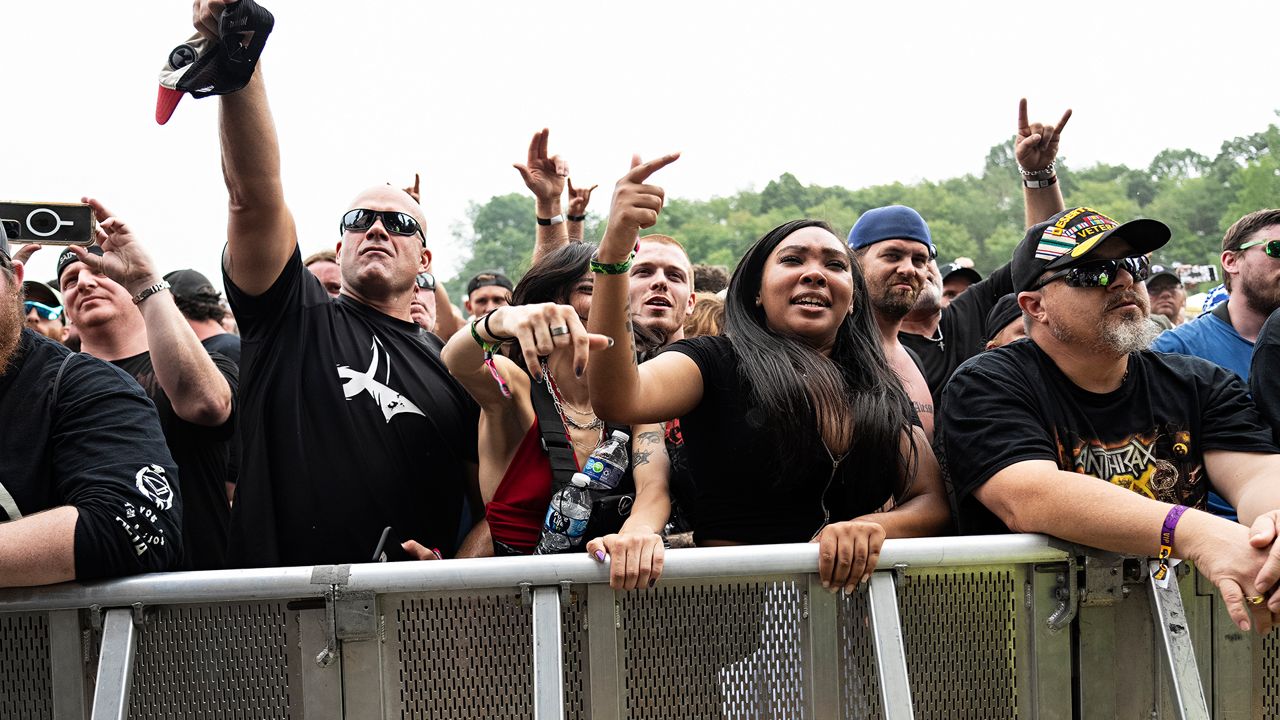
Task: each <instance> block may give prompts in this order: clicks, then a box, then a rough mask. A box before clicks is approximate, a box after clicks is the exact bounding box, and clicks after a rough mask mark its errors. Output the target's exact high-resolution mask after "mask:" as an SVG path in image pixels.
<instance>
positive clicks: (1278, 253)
mask: <svg viewBox="0 0 1280 720" xmlns="http://www.w3.org/2000/svg"><path fill="white" fill-rule="evenodd" d="M1254 245H1261V246H1262V251H1263V252H1265V253H1266V254H1267V256H1268V257H1273V258H1278V259H1280V240H1251V241H1249V242H1247V243H1244V244H1243V245H1241V246H1240V247H1238V248H1236V251H1237V252H1242V251H1244V250H1248V249H1249V248H1251V247H1253V246H1254Z"/></svg>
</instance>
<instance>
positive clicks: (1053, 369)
mask: <svg viewBox="0 0 1280 720" xmlns="http://www.w3.org/2000/svg"><path fill="white" fill-rule="evenodd" d="M942 431H943V441H942V442H941V443H940V445H941V446H942V447H943V449H944V451H945V456H946V457H945V460H946V462H947V466H948V471H949V475H950V480H951V483H952V486H953V490H954V492H955V493H956V496H957V499H958V502H959V508H960V526H961V530H962V531H963V532H966V533H987V532H1003V531H1005V530H1006V528H1005V526H1004V524H1003V523H1001V522H1000V521H999V519H998V518H996V516H995V515H994V514H992V513H991V512H990V511H988V510H987V509H986V508H985V507H984V506H983V505H982V504H981V503H980V502H978V501H977V499H976V498H974V497H973V491H974V490H975V489H976V488H978V487H979V486H981V485H982V484H983V483H984V482H986V481H987V480H989V479H990V478H991V477H992V476H993V475H995V474H996V473H997V472H999V471H1000V470H1003V469H1004V468H1006V467H1008V466H1010V465H1013V464H1014V463H1017V462H1022V461H1024V460H1052V461H1054V462H1055V463H1057V465H1058V468H1059V469H1061V470H1068V471H1074V472H1079V473H1083V474H1086V475H1092V476H1094V477H1098V478H1102V479H1105V480H1107V481H1109V482H1111V483H1113V484H1115V485H1119V486H1121V487H1126V488H1128V489H1130V490H1132V491H1134V492H1136V493H1138V494H1140V495H1144V496H1146V497H1150V498H1154V499H1156V500H1161V501H1163V502H1169V503H1176V504H1179V505H1188V506H1191V507H1195V508H1199V509H1202V510H1203V509H1205V508H1206V496H1207V494H1208V491H1209V488H1210V486H1211V485H1212V478H1209V477H1208V476H1207V472H1206V470H1205V467H1204V463H1203V457H1204V452H1205V451H1206V450H1235V451H1240V452H1277V450H1276V446H1275V445H1274V444H1273V443H1272V440H1271V433H1270V431H1269V430H1267V429H1266V428H1264V427H1263V426H1262V424H1261V421H1260V419H1259V417H1258V412H1257V410H1256V409H1255V408H1254V406H1253V403H1252V402H1250V400H1249V397H1248V394H1247V393H1246V391H1245V387H1244V385H1243V384H1242V383H1241V382H1240V379H1239V378H1238V377H1236V375H1235V374H1234V373H1232V372H1230V371H1227V370H1224V369H1222V368H1220V367H1218V366H1217V365H1214V364H1213V363H1210V362H1208V361H1207V360H1202V359H1200V358H1196V357H1190V356H1187V355H1171V354H1164V353H1156V352H1150V351H1141V352H1136V353H1133V354H1132V355H1130V356H1129V372H1128V375H1127V376H1126V378H1125V380H1124V382H1123V383H1122V384H1121V386H1120V389H1118V390H1117V391H1115V392H1112V393H1106V394H1098V393H1092V392H1088V391H1086V390H1083V389H1081V388H1080V387H1078V386H1077V385H1075V384H1074V383H1072V382H1071V380H1070V379H1068V378H1067V376H1066V375H1065V374H1063V372H1062V371H1061V370H1059V369H1058V366H1057V365H1055V364H1054V362H1053V360H1052V359H1051V358H1050V357H1049V356H1048V355H1046V354H1045V353H1044V351H1042V350H1041V349H1040V348H1039V346H1037V345H1036V344H1035V343H1034V342H1032V341H1030V340H1019V341H1017V342H1014V343H1011V344H1009V345H1006V346H1004V347H1002V348H998V349H996V350H992V351H990V352H985V353H983V354H981V355H979V356H978V357H975V358H973V359H972V360H969V361H968V362H966V363H965V364H964V365H962V366H961V367H960V369H959V370H957V371H956V373H955V375H954V376H952V378H951V382H950V383H948V385H947V390H946V402H945V403H944V405H943V410H942Z"/></svg>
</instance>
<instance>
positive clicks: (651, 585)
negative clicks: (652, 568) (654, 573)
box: [649, 578, 658, 587]
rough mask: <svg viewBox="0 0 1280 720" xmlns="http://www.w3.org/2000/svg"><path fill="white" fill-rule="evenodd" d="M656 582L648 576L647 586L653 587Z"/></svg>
mask: <svg viewBox="0 0 1280 720" xmlns="http://www.w3.org/2000/svg"><path fill="white" fill-rule="evenodd" d="M657 584H658V581H657V580H655V579H653V578H649V587H653V586H654V585H657Z"/></svg>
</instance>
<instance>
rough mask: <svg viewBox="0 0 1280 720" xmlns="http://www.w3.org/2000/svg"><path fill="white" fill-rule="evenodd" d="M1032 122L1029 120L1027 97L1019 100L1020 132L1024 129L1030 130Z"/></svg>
mask: <svg viewBox="0 0 1280 720" xmlns="http://www.w3.org/2000/svg"><path fill="white" fill-rule="evenodd" d="M1030 124H1031V123H1029V122H1027V99H1026V98H1022V99H1021V100H1019V101H1018V134H1019V135H1021V134H1022V131H1024V130H1025V131H1027V132H1030V131H1031V128H1030V127H1029V126H1030Z"/></svg>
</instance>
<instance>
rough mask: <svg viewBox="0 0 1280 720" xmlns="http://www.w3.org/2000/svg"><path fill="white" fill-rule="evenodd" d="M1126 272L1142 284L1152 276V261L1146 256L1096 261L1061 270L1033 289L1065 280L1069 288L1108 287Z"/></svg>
mask: <svg viewBox="0 0 1280 720" xmlns="http://www.w3.org/2000/svg"><path fill="white" fill-rule="evenodd" d="M1121 270H1125V271H1127V272H1128V273H1129V274H1130V275H1132V276H1133V281H1134V282H1142V281H1143V280H1146V279H1147V278H1148V277H1150V276H1151V261H1150V260H1148V259H1147V257H1146V256H1139V257H1128V258H1122V259H1120V260H1095V261H1094V262H1090V263H1085V264H1083V265H1077V266H1076V267H1073V268H1067V269H1066V270H1059V271H1058V272H1056V273H1054V274H1052V275H1050V276H1049V277H1047V278H1045V279H1043V280H1041V281H1040V282H1038V283H1036V284H1035V285H1034V286H1033V287H1032V288H1031V289H1032V290H1039V289H1040V288H1042V287H1044V286H1045V285H1048V284H1049V283H1051V282H1053V281H1054V280H1059V279H1062V280H1065V281H1066V282H1067V286H1068V287H1073V288H1095V287H1106V286H1108V285H1110V284H1111V283H1112V282H1114V281H1115V279H1116V278H1117V277H1119V275H1120V271H1121Z"/></svg>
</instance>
